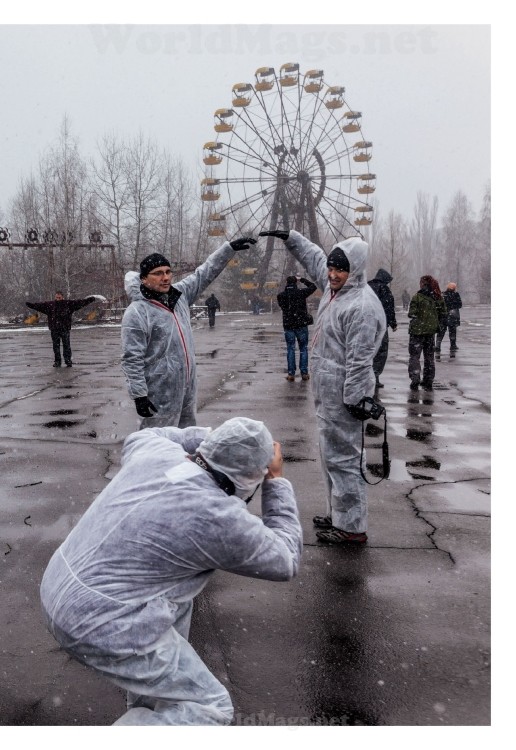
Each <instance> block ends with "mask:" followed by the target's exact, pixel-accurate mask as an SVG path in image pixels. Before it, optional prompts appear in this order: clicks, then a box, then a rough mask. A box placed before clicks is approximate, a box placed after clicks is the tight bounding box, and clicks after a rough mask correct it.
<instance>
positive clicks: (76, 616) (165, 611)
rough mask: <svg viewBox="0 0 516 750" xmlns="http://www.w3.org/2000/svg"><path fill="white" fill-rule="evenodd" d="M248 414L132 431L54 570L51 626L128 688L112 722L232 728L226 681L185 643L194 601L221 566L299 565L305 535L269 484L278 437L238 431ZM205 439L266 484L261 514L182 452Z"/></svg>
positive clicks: (286, 499)
mask: <svg viewBox="0 0 516 750" xmlns="http://www.w3.org/2000/svg"><path fill="white" fill-rule="evenodd" d="M245 421H246V420H245V419H244V418H235V419H233V420H229V422H226V423H224V424H223V425H221V427H219V428H217V429H216V430H214V431H213V433H211V432H210V428H206V427H187V428H186V429H183V430H182V429H178V428H176V427H161V428H160V427H158V428H154V429H145V430H140V431H139V432H134V433H132V434H131V435H129V437H127V438H126V440H125V443H124V448H123V452H122V467H121V469H120V471H119V472H118V474H117V475H116V476H115V477H114V478H113V479H112V480H111V482H110V483H109V484H108V485H107V487H106V488H105V489H104V490H103V492H102V493H101V494H100V495H99V496H98V497H97V499H96V500H95V501H94V502H93V503H92V505H91V506H90V507H89V509H88V510H87V511H86V513H85V514H84V515H83V516H82V518H81V519H80V520H79V522H78V523H77V525H76V526H75V527H74V529H73V530H72V531H71V532H70V534H69V535H68V537H67V538H66V539H65V541H64V542H63V543H62V544H61V546H60V547H59V548H58V549H57V550H56V552H55V553H54V555H53V557H52V559H51V560H50V562H49V564H48V566H47V569H46V571H45V574H44V576H43V580H42V583H41V602H42V607H43V612H44V615H45V618H46V622H47V626H48V629H49V630H50V632H51V633H52V635H53V636H54V637H55V638H56V640H57V641H58V642H59V643H60V644H61V646H62V647H63V648H64V649H65V650H66V651H67V652H68V653H69V654H70V655H71V656H73V657H74V658H75V659H78V660H79V661H80V662H82V663H83V664H86V665H87V666H89V667H92V668H93V669H95V670H96V671H97V672H100V673H101V674H103V675H105V676H106V677H108V678H110V679H111V680H112V681H113V682H114V683H115V684H116V685H118V686H119V687H121V688H124V689H125V690H127V691H128V709H129V710H128V711H127V713H126V714H124V716H122V717H121V718H120V719H119V720H118V721H117V722H115V723H116V724H127V725H159V724H229V723H230V721H231V718H232V715H233V707H232V704H231V699H230V697H229V694H228V692H227V690H226V688H225V687H224V686H223V685H222V684H221V683H220V682H219V681H218V680H217V679H216V678H215V677H214V676H213V675H212V674H211V672H210V671H209V669H208V668H207V667H206V665H205V664H204V663H203V662H202V660H201V659H200V657H199V656H198V655H197V653H196V651H195V650H194V649H193V647H192V646H191V645H190V644H189V643H188V632H189V627H190V618H191V613H192V605H193V599H194V597H195V596H197V594H199V592H200V591H201V590H202V589H203V588H204V586H205V585H206V583H207V582H208V580H209V578H210V577H211V576H212V574H213V572H214V571H215V570H217V569H221V570H227V571H230V572H233V573H238V574H239V575H242V576H251V577H253V578H263V579H267V580H272V581H288V580H290V579H291V578H292V577H293V576H295V575H296V573H297V569H298V566H299V560H300V556H301V551H302V531H301V526H300V523H299V517H298V511H297V505H296V500H295V497H294V492H293V489H292V485H291V484H290V482H289V481H288V480H287V479H283V478H276V479H265V480H264V481H263V478H264V475H265V473H266V465H267V463H268V461H269V459H270V456H272V452H273V448H272V438H271V436H270V433H269V432H268V431H267V430H266V428H263V429H261V430H260V432H259V434H258V436H257V438H255V437H253V434H251V436H250V437H248V438H246V435H245V433H246V430H245V425H244V426H243V428H240V429H238V430H235V428H234V427H233V425H234V424H235V423H236V424H237V426H238V425H239V424H241V423H242V422H245ZM251 421H252V420H247V422H248V423H249V422H251ZM261 424H263V423H255V426H256V425H258V426H260V425H261ZM228 432H229V436H230V437H231V436H233V443H232V444H230V443H229V442H228V440H227V434H228ZM254 432H256V430H254ZM224 435H226V438H224ZM219 436H220V437H219ZM224 441H225V442H224ZM260 444H261V445H262V447H260ZM200 447H202V449H203V450H205V453H206V455H210V457H211V455H214V457H215V459H219V463H220V456H224V457H225V458H226V464H224V465H223V466H222V468H223V469H224V470H226V471H228V470H229V471H230V472H231V477H232V478H233V479H234V480H235V482H238V481H239V480H240V481H244V480H245V478H246V477H247V476H249V478H254V479H258V481H263V485H262V517H261V518H259V517H258V516H255V515H252V514H251V513H249V511H248V510H247V507H246V504H245V502H244V501H243V500H241V499H239V498H238V497H237V496H235V495H228V494H226V492H224V491H223V490H222V489H221V488H220V486H219V485H218V484H217V483H216V481H215V480H214V478H213V476H212V475H211V474H210V473H208V472H207V471H205V470H204V469H203V468H200V467H199V466H198V465H197V464H195V463H194V462H193V461H191V460H189V459H188V458H187V454H193V453H195V452H196V451H197V450H198V449H199V448H200ZM219 454H220V456H219ZM231 467H234V468H233V469H232V468H231ZM242 471H244V474H245V476H244V477H243V479H242V477H241V476H240V474H241V472H242ZM239 472H240V473H239ZM253 472H254V473H255V474H256V476H254V477H253V476H252V474H253Z"/></svg>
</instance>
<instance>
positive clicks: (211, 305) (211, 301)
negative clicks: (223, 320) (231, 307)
mask: <svg viewBox="0 0 516 750" xmlns="http://www.w3.org/2000/svg"><path fill="white" fill-rule="evenodd" d="M204 304H205V305H206V307H207V308H208V310H210V309H211V310H219V311H220V302H219V301H218V299H217V298H216V297H215V295H214V294H210V296H209V297H208V299H207V300H206V302H205V303H204Z"/></svg>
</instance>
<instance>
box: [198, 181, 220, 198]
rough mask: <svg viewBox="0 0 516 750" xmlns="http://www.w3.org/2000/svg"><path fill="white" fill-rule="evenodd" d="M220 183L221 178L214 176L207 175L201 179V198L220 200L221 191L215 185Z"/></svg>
mask: <svg viewBox="0 0 516 750" xmlns="http://www.w3.org/2000/svg"><path fill="white" fill-rule="evenodd" d="M219 184H220V180H217V179H215V178H214V177H205V178H204V179H203V180H201V200H203V201H218V199H219V198H220V193H219V192H217V190H215V187H216V186H217V185H219Z"/></svg>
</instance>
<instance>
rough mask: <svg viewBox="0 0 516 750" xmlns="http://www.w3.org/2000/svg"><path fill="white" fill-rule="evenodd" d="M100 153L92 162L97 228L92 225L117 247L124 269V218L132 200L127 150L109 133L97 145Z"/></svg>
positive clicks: (119, 259) (92, 184)
mask: <svg viewBox="0 0 516 750" xmlns="http://www.w3.org/2000/svg"><path fill="white" fill-rule="evenodd" d="M97 149H98V152H97V157H96V159H93V160H92V161H91V167H92V178H91V189H92V192H93V193H94V195H95V196H96V198H97V201H96V206H97V211H96V217H97V221H98V227H96V226H93V224H92V223H90V227H91V229H100V230H101V231H102V232H103V233H104V234H105V235H106V239H107V241H108V242H113V244H115V245H116V251H117V257H118V262H119V264H120V267H121V268H123V267H124V265H125V261H126V258H125V256H124V226H123V218H124V211H126V210H127V206H128V200H129V191H128V184H127V169H126V162H127V154H126V146H125V145H124V143H123V141H121V140H119V139H118V138H117V136H116V135H115V134H114V133H108V134H106V135H104V136H103V137H102V139H101V140H100V141H99V142H98V143H97ZM91 220H92V217H91V216H90V221H91Z"/></svg>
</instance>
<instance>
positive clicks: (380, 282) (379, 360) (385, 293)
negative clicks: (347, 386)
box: [369, 268, 398, 388]
mask: <svg viewBox="0 0 516 750" xmlns="http://www.w3.org/2000/svg"><path fill="white" fill-rule="evenodd" d="M391 281H392V276H391V275H390V273H389V272H388V271H386V270H385V268H380V269H378V272H377V274H376V276H375V277H374V279H372V280H371V281H370V282H369V286H370V287H371V289H372V290H373V291H374V292H375V294H376V296H377V297H378V299H379V300H380V302H381V303H382V307H383V310H384V312H385V318H386V320H387V328H386V330H385V335H384V337H383V339H382V343H381V344H380V348H379V349H378V351H377V352H376V354H375V357H374V359H373V372H374V374H375V377H376V387H377V388H383V383H380V375H381V374H382V372H383V369H384V367H385V364H386V362H387V354H388V353H389V327H391V328H392V330H393V331H395V330H396V329H397V327H398V324H397V322H396V310H395V307H394V297H393V296H392V292H391V290H390V289H389V284H390V283H391Z"/></svg>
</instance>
